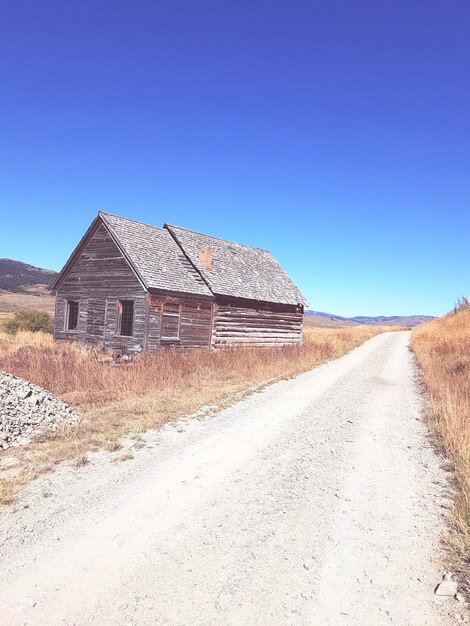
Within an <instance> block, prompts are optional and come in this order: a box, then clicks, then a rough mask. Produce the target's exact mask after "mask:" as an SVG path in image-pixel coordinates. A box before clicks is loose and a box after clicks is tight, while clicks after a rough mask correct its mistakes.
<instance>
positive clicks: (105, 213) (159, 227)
mask: <svg viewBox="0 0 470 626" xmlns="http://www.w3.org/2000/svg"><path fill="white" fill-rule="evenodd" d="M98 215H100V216H101V217H102V216H104V217H106V216H107V215H109V216H110V217H117V218H118V219H119V220H124V221H125V222H134V224H139V225H140V226H148V227H149V228H156V229H157V230H166V229H165V228H163V226H155V225H154V224H147V222H139V220H134V219H132V218H131V217H122V215H116V213H108V212H107V211H98Z"/></svg>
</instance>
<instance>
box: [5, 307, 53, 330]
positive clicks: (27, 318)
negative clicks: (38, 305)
mask: <svg viewBox="0 0 470 626" xmlns="http://www.w3.org/2000/svg"><path fill="white" fill-rule="evenodd" d="M53 327H54V321H53V319H52V316H51V315H49V313H46V312H45V311H36V310H35V309H26V310H24V311H17V312H16V313H15V314H14V315H13V317H11V318H10V319H7V320H6V321H5V322H3V330H4V332H6V333H7V334H8V335H15V334H16V333H17V332H18V331H26V332H33V333H37V332H42V333H52V330H53Z"/></svg>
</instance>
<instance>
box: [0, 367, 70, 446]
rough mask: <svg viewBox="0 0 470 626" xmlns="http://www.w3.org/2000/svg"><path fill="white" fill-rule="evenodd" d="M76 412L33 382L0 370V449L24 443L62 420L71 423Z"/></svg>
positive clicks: (52, 428) (63, 422)
mask: <svg viewBox="0 0 470 626" xmlns="http://www.w3.org/2000/svg"><path fill="white" fill-rule="evenodd" d="M78 419H79V416H78V413H77V411H76V410H75V409H73V408H72V407H71V406H69V405H68V404H65V403H64V402H61V401H60V400H57V399H56V398H54V396H53V395H52V394H51V393H50V392H49V391H46V390H45V389H41V387H38V386H37V385H33V384H32V383H30V382H28V381H27V380H24V379H23V378H19V377H18V376H12V375H11V374H7V373H6V372H2V371H0V450H6V449H7V448H10V447H11V446H19V445H24V444H28V443H30V442H31V439H33V438H34V437H37V436H38V435H40V434H42V433H44V432H46V431H48V430H55V429H56V428H58V426H60V425H62V424H69V425H70V424H75V423H76V422H77V421H78Z"/></svg>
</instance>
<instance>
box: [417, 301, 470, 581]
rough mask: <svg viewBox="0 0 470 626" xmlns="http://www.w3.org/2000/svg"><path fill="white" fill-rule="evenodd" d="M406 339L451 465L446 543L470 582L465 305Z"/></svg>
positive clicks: (469, 377) (469, 337)
mask: <svg viewBox="0 0 470 626" xmlns="http://www.w3.org/2000/svg"><path fill="white" fill-rule="evenodd" d="M411 345H412V348H413V351H414V353H415V354H416V357H417V359H418V362H419V365H420V367H421V370H422V375H423V380H424V383H425V386H426V389H427V391H428V397H429V407H428V416H429V423H430V426H431V428H432V429H433V431H434V433H435V434H436V437H437V441H438V444H439V445H440V447H441V448H442V449H443V451H444V452H445V454H446V455H447V457H448V458H449V460H450V461H451V463H452V465H453V468H454V470H455V481H456V487H457V489H456V491H457V499H456V503H455V508H454V514H453V517H452V531H453V532H452V535H451V539H450V541H451V544H452V548H453V550H454V554H455V555H456V558H457V567H458V568H459V569H460V573H461V575H462V576H463V577H464V580H465V582H466V584H467V586H470V574H469V565H470V306H469V305H468V301H465V300H463V301H462V302H461V303H460V306H459V307H457V309H456V310H455V311H454V312H452V313H449V314H448V315H445V316H444V317H441V318H439V319H436V320H433V321H431V322H428V323H426V324H423V325H422V326H418V327H417V328H415V329H414V330H413V333H412V337H411Z"/></svg>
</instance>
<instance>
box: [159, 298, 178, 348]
mask: <svg viewBox="0 0 470 626" xmlns="http://www.w3.org/2000/svg"><path fill="white" fill-rule="evenodd" d="M180 323H181V305H180V304H171V303H168V302H167V303H165V304H164V305H163V310H162V332H161V338H162V339H179V337H180Z"/></svg>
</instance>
